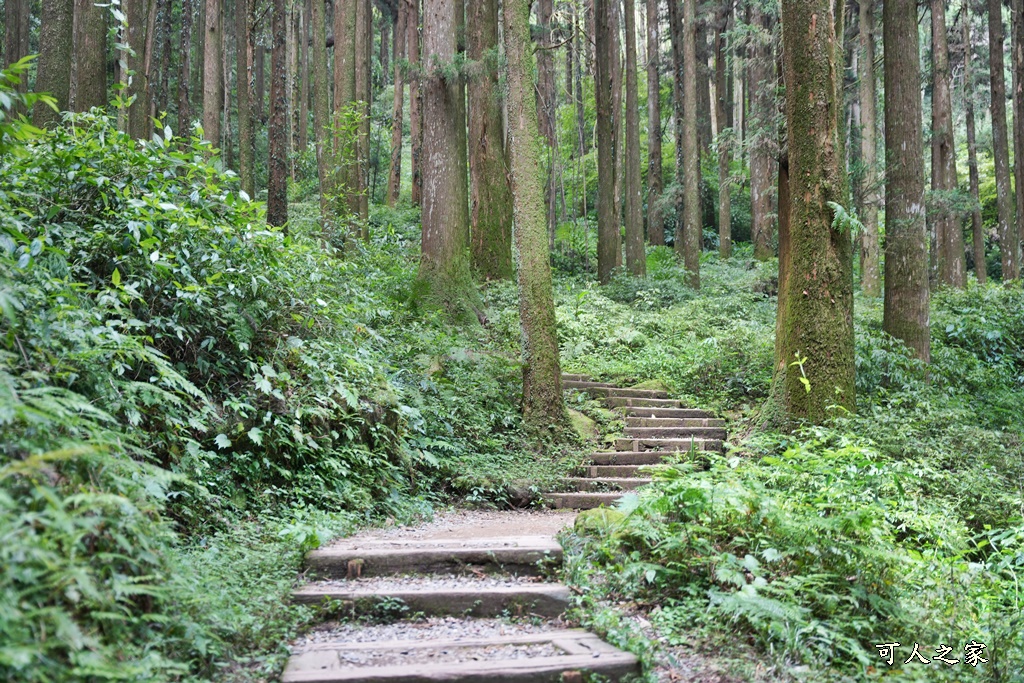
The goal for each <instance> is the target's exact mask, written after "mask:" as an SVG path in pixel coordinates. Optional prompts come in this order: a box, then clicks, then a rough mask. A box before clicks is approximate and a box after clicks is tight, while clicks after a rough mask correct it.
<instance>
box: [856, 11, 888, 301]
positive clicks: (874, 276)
mask: <svg viewBox="0 0 1024 683" xmlns="http://www.w3.org/2000/svg"><path fill="white" fill-rule="evenodd" d="M874 4H875V3H874V0H860V10H859V11H860V14H859V26H858V34H857V35H858V40H859V41H860V57H859V59H858V60H857V65H858V74H857V76H858V79H859V80H858V85H857V92H858V97H859V100H860V116H861V119H860V160H861V165H862V166H863V168H864V173H863V176H862V179H861V188H860V195H861V199H862V201H863V204H864V211H863V215H862V217H861V221H862V223H863V225H864V230H863V232H862V233H861V244H862V251H861V263H860V286H861V291H862V292H863V293H864V294H865V296H872V297H875V296H879V295H880V294H881V293H882V277H881V272H880V258H879V245H878V208H879V204H880V203H881V198H880V197H879V194H878V190H879V185H880V181H879V178H878V152H877V140H878V125H877V119H878V117H877V114H876V113H875V112H876V102H877V97H876V95H875V31H874V28H875V26H874V24H875V10H874Z"/></svg>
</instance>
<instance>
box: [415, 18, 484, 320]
mask: <svg viewBox="0 0 1024 683" xmlns="http://www.w3.org/2000/svg"><path fill="white" fill-rule="evenodd" d="M461 10H462V0H426V2H425V3H424V5H423V65H424V74H423V81H422V83H421V88H422V91H423V120H424V122H429V125H425V126H424V127H423V157H422V162H423V198H422V202H423V213H422V217H423V218H422V220H423V239H422V254H421V259H420V279H421V280H422V281H423V282H424V283H425V285H426V286H427V289H428V290H429V295H430V296H431V297H432V298H433V299H434V300H435V302H436V303H437V304H439V305H440V306H442V307H444V308H445V309H447V310H448V311H450V312H451V313H454V314H456V315H460V314H463V313H465V312H466V310H467V307H466V304H467V299H468V297H469V296H470V290H471V287H472V281H471V279H470V270H469V205H468V197H467V194H468V189H467V185H468V182H467V178H466V164H465V163H464V159H465V151H463V150H460V149H459V148H460V143H463V142H464V140H465V133H463V132H462V131H460V130H459V129H460V126H461V121H462V114H461V109H462V103H461V102H460V99H461V98H462V96H463V93H464V91H463V89H462V87H461V83H460V81H461V79H462V75H461V74H460V73H459V71H458V69H457V68H456V65H455V62H454V57H455V55H456V53H457V51H458V43H457V35H458V28H459V26H460V25H461V21H462V19H461Z"/></svg>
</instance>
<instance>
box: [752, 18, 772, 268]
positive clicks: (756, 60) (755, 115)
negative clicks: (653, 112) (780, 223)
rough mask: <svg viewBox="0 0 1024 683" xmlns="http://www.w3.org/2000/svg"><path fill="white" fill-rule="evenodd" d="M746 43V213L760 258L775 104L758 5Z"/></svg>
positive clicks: (767, 36) (768, 226) (765, 242)
mask: <svg viewBox="0 0 1024 683" xmlns="http://www.w3.org/2000/svg"><path fill="white" fill-rule="evenodd" d="M750 24H751V35H750V46H749V55H750V58H749V64H748V66H747V72H746V73H747V77H748V79H749V81H748V83H747V88H746V90H747V91H748V96H749V99H750V115H749V117H745V120H747V129H748V132H747V134H746V136H745V138H746V141H747V149H748V150H749V151H750V213H751V238H752V239H753V241H754V258H756V259H758V260H764V259H768V258H771V257H772V256H773V255H774V252H773V250H772V244H771V242H772V228H773V225H772V216H771V214H772V200H773V197H772V177H773V173H772V166H773V164H774V159H773V156H774V150H773V149H772V147H773V144H772V143H773V142H774V140H775V133H774V129H775V125H774V123H775V117H776V113H777V105H776V104H775V102H774V101H773V100H774V99H775V97H774V95H773V86H774V85H775V83H774V79H773V78H772V75H771V72H772V56H771V48H770V42H771V29H770V28H769V26H768V24H767V17H766V16H765V15H764V13H763V12H762V11H761V8H760V6H759V5H757V4H754V5H752V6H751V9H750Z"/></svg>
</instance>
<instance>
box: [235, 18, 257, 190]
mask: <svg viewBox="0 0 1024 683" xmlns="http://www.w3.org/2000/svg"><path fill="white" fill-rule="evenodd" d="M250 2H251V0H235V59H236V66H235V69H236V74H237V76H236V80H237V89H238V92H237V93H236V97H237V99H238V176H239V178H240V180H241V184H242V189H243V190H244V191H245V192H246V193H248V195H249V196H250V197H255V196H256V182H255V179H254V174H253V167H254V166H255V162H256V150H255V148H254V144H255V135H254V130H253V120H252V30H251V28H250V26H249V24H250V22H251V18H250V17H251V16H252V6H251V5H250Z"/></svg>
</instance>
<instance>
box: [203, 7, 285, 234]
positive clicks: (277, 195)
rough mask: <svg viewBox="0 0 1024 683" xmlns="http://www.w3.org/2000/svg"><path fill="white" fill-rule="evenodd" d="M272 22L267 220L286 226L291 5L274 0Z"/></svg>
mask: <svg viewBox="0 0 1024 683" xmlns="http://www.w3.org/2000/svg"><path fill="white" fill-rule="evenodd" d="M208 1H209V0H208ZM272 21H273V23H272V27H271V33H272V37H271V40H272V41H273V43H272V49H271V53H270V123H269V126H268V128H267V137H268V138H269V145H270V161H269V164H268V172H269V173H268V176H269V177H268V182H267V223H268V224H269V225H276V226H280V227H285V226H286V225H287V223H288V40H287V36H288V7H287V3H286V2H285V0H274V4H273V20H272Z"/></svg>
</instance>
